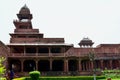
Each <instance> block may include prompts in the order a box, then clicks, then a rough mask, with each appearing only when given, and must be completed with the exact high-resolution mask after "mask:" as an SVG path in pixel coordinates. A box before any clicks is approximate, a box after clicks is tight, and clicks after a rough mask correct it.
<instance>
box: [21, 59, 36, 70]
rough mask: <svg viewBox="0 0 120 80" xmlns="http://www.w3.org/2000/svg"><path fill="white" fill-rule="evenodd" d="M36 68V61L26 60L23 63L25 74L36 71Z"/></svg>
mask: <svg viewBox="0 0 120 80" xmlns="http://www.w3.org/2000/svg"><path fill="white" fill-rule="evenodd" d="M35 68H36V64H35V61H34V60H25V61H24V63H23V70H24V71H25V72H30V71H33V70H35Z"/></svg>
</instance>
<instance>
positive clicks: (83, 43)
mask: <svg viewBox="0 0 120 80" xmlns="http://www.w3.org/2000/svg"><path fill="white" fill-rule="evenodd" d="M93 44H94V42H92V40H90V39H89V38H83V39H82V40H81V41H80V43H79V46H80V47H82V46H83V47H92V45H93Z"/></svg>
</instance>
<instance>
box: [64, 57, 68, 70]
mask: <svg viewBox="0 0 120 80" xmlns="http://www.w3.org/2000/svg"><path fill="white" fill-rule="evenodd" d="M64 72H68V60H67V59H65V60H64Z"/></svg>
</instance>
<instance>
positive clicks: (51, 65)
mask: <svg viewBox="0 0 120 80" xmlns="http://www.w3.org/2000/svg"><path fill="white" fill-rule="evenodd" d="M52 61H53V60H52V59H50V71H52Z"/></svg>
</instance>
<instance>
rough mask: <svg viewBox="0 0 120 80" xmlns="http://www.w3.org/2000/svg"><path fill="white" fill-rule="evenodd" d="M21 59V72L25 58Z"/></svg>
mask: <svg viewBox="0 0 120 80" xmlns="http://www.w3.org/2000/svg"><path fill="white" fill-rule="evenodd" d="M20 61H21V72H23V66H24V64H23V63H24V60H23V59H21V60H20Z"/></svg>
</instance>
